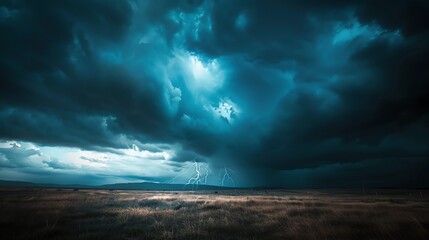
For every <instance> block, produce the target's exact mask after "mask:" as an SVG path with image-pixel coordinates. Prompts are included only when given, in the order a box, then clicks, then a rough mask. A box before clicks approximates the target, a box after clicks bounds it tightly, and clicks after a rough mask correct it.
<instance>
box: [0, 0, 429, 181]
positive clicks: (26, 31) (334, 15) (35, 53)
mask: <svg viewBox="0 0 429 240" xmlns="http://www.w3.org/2000/svg"><path fill="white" fill-rule="evenodd" d="M387 6H388V7H387ZM428 11H429V3H428V2H427V1H417V0H416V1H395V2H393V3H392V2H391V1H352V0H350V1H323V3H322V2H321V1H222V0H220V1H197V0H193V1H191V0H188V1H131V0H130V1H96V0H92V1H49V0H45V1H21V0H6V1H1V3H0V33H1V36H2V37H1V38H0V52H1V56H0V79H1V83H0V123H1V124H0V137H1V138H2V139H3V140H4V141H6V140H15V141H24V142H31V143H33V144H36V145H38V146H46V147H71V148H78V149H82V150H88V151H98V152H110V153H111V154H116V155H115V158H117V157H118V156H121V155H124V149H128V148H136V147H137V148H138V149H139V151H140V150H142V149H144V150H147V151H150V152H153V153H154V154H155V153H161V152H162V153H164V155H165V153H167V152H168V157H165V159H167V160H168V161H169V163H168V164H169V166H174V167H175V168H178V167H180V166H182V165H177V166H175V164H176V163H177V164H182V163H183V162H187V161H191V162H192V161H193V160H194V159H196V161H201V162H206V163H207V164H208V165H210V166H211V167H212V168H213V169H220V168H225V167H226V166H228V167H230V168H233V169H235V170H236V171H237V175H241V178H242V185H276V186H306V187H320V186H323V187H329V186H340V185H338V184H337V183H338V181H343V183H344V184H342V185H341V186H346V187H347V186H359V185H360V184H363V183H365V184H367V185H372V186H401V187H404V186H427V185H428V184H429V179H428V178H427V177H424V176H423V175H424V174H423V173H424V171H423V170H429V166H428V161H429V159H428V158H429V147H428V146H429V107H428V106H429V105H428V103H429V92H428V91H429V82H428V81H427V76H428V74H427V63H428V62H429V44H427V43H428V42H429V26H428V24H429V19H428V15H427V14H426V13H427V12H428ZM29 151H30V152H29ZM32 151H36V150H34V149H33V150H31V149H28V148H27V149H22V151H19V149H18V148H17V147H12V148H7V149H6V148H5V149H4V150H1V151H0V154H1V156H2V159H3V160H2V161H3V163H4V164H3V165H2V168H3V169H6V168H14V169H19V166H21V167H23V166H24V165H25V164H24V160H25V159H26V158H28V156H30V155H35V154H37V153H35V152H32ZM125 152H126V151H125ZM164 155H163V156H164ZM109 156H110V155H109ZM151 156H152V155H151ZM80 157H82V156H80ZM83 157H85V156H83ZM124 159H125V158H124ZM84 160H85V161H87V162H94V161H93V159H92V160H91V158H90V157H86V158H84ZM152 160H153V159H151V161H152ZM41 161H42V162H44V163H45V165H44V166H45V167H46V166H48V167H51V168H53V169H55V168H62V167H65V168H66V167H67V166H62V165H61V164H62V163H61V162H58V161H59V160H57V159H48V160H46V159H44V160H41ZM118 161H124V160H123V159H122V160H118ZM151 161H148V163H149V162H151ZM35 168H37V167H35ZM404 169H406V171H404ZM124 171H125V170H124ZM127 171H128V170H127ZM160 171H161V170H160ZM238 172H240V174H239V173H238ZM345 172H347V174H345ZM98 173H100V172H98ZM109 174H111V175H112V176H113V175H114V176H116V175H117V174H118V173H116V172H115V173H114V174H113V173H106V175H109ZM127 174H128V172H127ZM129 174H131V175H132V176H135V173H133V172H130V173H129ZM131 175H129V176H128V175H127V176H128V177H130V178H131V177H132V176H131ZM97 176H99V175H97ZM164 177H165V176H164ZM160 178H161V177H159V179H160ZM411 178H412V180H409V179H411ZM147 179H152V180H153V179H155V180H156V179H157V176H155V175H154V176H148V177H147ZM159 179H158V180H159ZM159 181H160V180H159ZM294 181H296V182H294Z"/></svg>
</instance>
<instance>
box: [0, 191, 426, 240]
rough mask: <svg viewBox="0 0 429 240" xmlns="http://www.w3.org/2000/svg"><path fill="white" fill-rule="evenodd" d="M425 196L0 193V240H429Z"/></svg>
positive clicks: (414, 193) (372, 193)
mask: <svg viewBox="0 0 429 240" xmlns="http://www.w3.org/2000/svg"><path fill="white" fill-rule="evenodd" d="M428 195H429V193H428V192H427V191H426V192H425V191H423V192H422V191H387V190H384V191H380V190H379V191H375V190H373V191H366V192H365V194H364V193H362V192H352V191H349V192H347V191H342V192H340V191H332V190H331V191H315V190H313V191H304V190H302V191H286V190H284V191H280V190H279V191H274V190H273V191H271V190H270V191H244V190H243V191H233V190H231V191H219V192H213V191H210V192H209V191H195V192H157V191H119V190H118V191H116V190H115V191H106V190H78V191H76V190H72V189H69V190H67V189H62V190H60V189H58V190H56V189H0V214H1V218H0V227H1V228H0V229H1V232H0V239H3V240H7V239H302V240H305V239H429V198H428Z"/></svg>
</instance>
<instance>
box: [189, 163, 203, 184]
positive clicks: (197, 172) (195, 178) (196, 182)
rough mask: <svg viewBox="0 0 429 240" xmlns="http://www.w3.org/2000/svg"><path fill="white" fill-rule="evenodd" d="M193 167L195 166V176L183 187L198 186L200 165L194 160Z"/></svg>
mask: <svg viewBox="0 0 429 240" xmlns="http://www.w3.org/2000/svg"><path fill="white" fill-rule="evenodd" d="M194 166H195V176H193V177H191V178H189V180H188V183H186V184H185V186H186V185H189V184H196V185H198V184H199V183H200V182H201V164H199V163H198V162H197V161H195V159H194Z"/></svg>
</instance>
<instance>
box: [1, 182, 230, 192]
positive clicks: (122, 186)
mask: <svg viewBox="0 0 429 240" xmlns="http://www.w3.org/2000/svg"><path fill="white" fill-rule="evenodd" d="M0 187H3V188H68V189H70V188H73V189H75V188H80V189H109V190H110V189H111V190H159V191H162V190H165V191H185V190H186V191H189V190H227V189H233V188H229V187H220V186H212V185H193V184H189V185H184V184H167V183H151V182H141V183H116V184H105V185H99V186H89V185H79V184H71V185H61V184H45V183H33V182H21V181H5V180H0Z"/></svg>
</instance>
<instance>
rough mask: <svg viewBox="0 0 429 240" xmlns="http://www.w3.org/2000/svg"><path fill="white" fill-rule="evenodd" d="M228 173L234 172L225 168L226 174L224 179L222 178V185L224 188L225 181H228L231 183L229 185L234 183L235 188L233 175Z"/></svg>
mask: <svg viewBox="0 0 429 240" xmlns="http://www.w3.org/2000/svg"><path fill="white" fill-rule="evenodd" d="M228 171H231V172H233V171H232V170H231V169H229V168H227V167H225V168H224V174H223V178H222V182H221V184H222V186H225V181H227V182H229V183H232V185H234V186H235V182H234V179H232V177H231V175H229V172H228Z"/></svg>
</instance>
